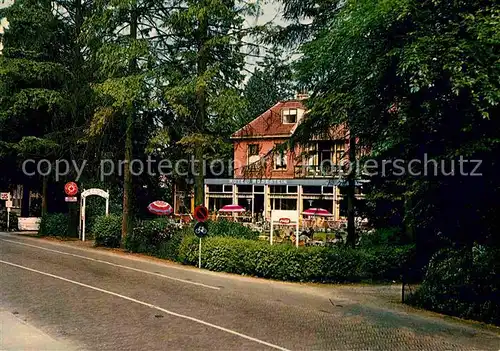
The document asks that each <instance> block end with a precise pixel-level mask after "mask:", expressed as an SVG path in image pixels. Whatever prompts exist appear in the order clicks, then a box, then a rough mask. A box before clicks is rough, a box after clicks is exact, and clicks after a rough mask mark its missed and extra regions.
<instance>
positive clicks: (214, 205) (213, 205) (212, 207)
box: [208, 197, 233, 211]
mask: <svg viewBox="0 0 500 351" xmlns="http://www.w3.org/2000/svg"><path fill="white" fill-rule="evenodd" d="M232 203H233V199H231V198H220V197H210V198H209V199H208V210H209V211H218V210H220V209H221V208H222V207H224V206H226V205H231V204H232Z"/></svg>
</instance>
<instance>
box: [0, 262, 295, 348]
mask: <svg viewBox="0 0 500 351" xmlns="http://www.w3.org/2000/svg"><path fill="white" fill-rule="evenodd" d="M0 263H3V264H6V265H9V266H12V267H17V268H21V269H24V270H27V271H30V272H34V273H38V274H42V275H45V276H47V277H51V278H55V279H59V280H62V281H65V282H68V283H72V284H75V285H79V286H83V287H85V288H88V289H92V290H95V291H99V292H102V293H105V294H108V295H112V296H116V297H119V298H122V299H124V300H128V301H131V302H135V303H137V304H139V305H143V306H147V307H149V308H153V309H155V310H158V311H161V312H164V313H167V314H169V315H171V316H175V317H179V318H183V319H187V320H189V321H192V322H195V323H199V324H203V325H206V326H208V327H211V328H214V329H218V330H221V331H224V332H226V333H229V334H232V335H236V336H239V337H241V338H243V339H247V340H250V341H254V342H256V343H259V344H262V345H266V346H269V347H271V348H274V349H277V350H282V351H290V350H288V349H285V348H284V347H281V346H278V345H274V344H271V343H269V342H267V341H264V340H260V339H257V338H253V337H251V336H249V335H245V334H242V333H239V332H237V331H234V330H231V329H228V328H224V327H221V326H218V325H216V324H212V323H209V322H205V321H203V320H201V319H198V318H194V317H190V316H186V315H183V314H180V313H176V312H172V311H169V310H166V309H164V308H161V307H159V306H156V305H153V304H150V303H147V302H144V301H140V300H136V299H134V298H131V297H128V296H125V295H121V294H118V293H115V292H112V291H109V290H104V289H101V288H98V287H95V286H92V285H87V284H84V283H80V282H77V281H74V280H71V279H66V278H63V277H60V276H57V275H54V274H50V273H46V272H42V271H39V270H36V269H33V268H29V267H24V266H21V265H18V264H15V263H12V262H7V261H3V260H0Z"/></svg>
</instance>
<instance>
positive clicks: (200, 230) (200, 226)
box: [194, 211, 208, 268]
mask: <svg viewBox="0 0 500 351" xmlns="http://www.w3.org/2000/svg"><path fill="white" fill-rule="evenodd" d="M207 212H208V211H207ZM194 234H195V235H196V236H197V237H198V238H200V245H199V247H198V268H201V238H203V237H204V236H207V234H208V225H207V223H205V222H198V223H196V224H195V225H194Z"/></svg>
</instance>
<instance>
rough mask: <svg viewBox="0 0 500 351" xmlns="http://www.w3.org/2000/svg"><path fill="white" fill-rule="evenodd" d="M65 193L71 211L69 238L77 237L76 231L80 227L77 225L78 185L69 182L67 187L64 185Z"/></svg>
mask: <svg viewBox="0 0 500 351" xmlns="http://www.w3.org/2000/svg"><path fill="white" fill-rule="evenodd" d="M64 192H65V193H66V195H67V196H66V197H65V198H64V200H65V201H66V202H67V203H68V209H69V218H68V221H69V223H68V231H69V233H68V234H69V236H76V231H77V227H78V225H77V224H76V222H77V219H78V218H77V217H78V213H77V209H76V206H77V205H76V203H77V202H78V199H77V197H76V194H78V185H76V183H75V182H68V183H66V185H64Z"/></svg>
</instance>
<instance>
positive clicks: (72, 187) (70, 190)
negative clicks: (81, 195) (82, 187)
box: [64, 182, 78, 197]
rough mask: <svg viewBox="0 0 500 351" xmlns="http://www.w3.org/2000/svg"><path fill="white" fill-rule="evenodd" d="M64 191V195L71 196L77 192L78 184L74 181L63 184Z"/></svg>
mask: <svg viewBox="0 0 500 351" xmlns="http://www.w3.org/2000/svg"><path fill="white" fill-rule="evenodd" d="M64 192H65V193H66V195H68V196H70V197H73V196H75V195H76V194H78V185H76V183H75V182H69V183H66V185H65V186H64Z"/></svg>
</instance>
